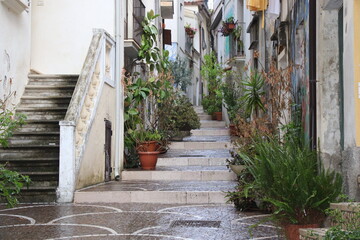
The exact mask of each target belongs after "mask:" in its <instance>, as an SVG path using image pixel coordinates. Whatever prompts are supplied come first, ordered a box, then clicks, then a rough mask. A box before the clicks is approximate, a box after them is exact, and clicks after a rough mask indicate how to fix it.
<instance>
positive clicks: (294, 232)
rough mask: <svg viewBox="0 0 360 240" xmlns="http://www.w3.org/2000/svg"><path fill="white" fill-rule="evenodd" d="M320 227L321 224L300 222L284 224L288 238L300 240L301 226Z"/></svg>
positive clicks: (289, 239)
mask: <svg viewBox="0 0 360 240" xmlns="http://www.w3.org/2000/svg"><path fill="white" fill-rule="evenodd" d="M318 227H320V225H319V224H305V225H298V224H288V225H285V226H284V229H285V235H286V237H287V239H288V240H300V234H299V229H300V228H318Z"/></svg>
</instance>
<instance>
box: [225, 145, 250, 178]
mask: <svg viewBox="0 0 360 240" xmlns="http://www.w3.org/2000/svg"><path fill="white" fill-rule="evenodd" d="M230 155H231V159H226V163H227V164H226V167H227V168H228V169H231V170H232V171H233V172H234V173H236V175H240V173H241V172H242V171H243V170H244V169H245V162H244V160H243V159H242V158H241V156H240V155H239V154H238V153H237V152H236V151H233V150H231V151H230Z"/></svg>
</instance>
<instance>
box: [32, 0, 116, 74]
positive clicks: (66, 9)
mask: <svg viewBox="0 0 360 240" xmlns="http://www.w3.org/2000/svg"><path fill="white" fill-rule="evenodd" d="M94 28H102V29H105V30H106V31H107V32H109V33H110V34H111V35H112V36H114V31H115V30H114V29H115V1H113V0H77V1H73V0H62V1H57V0H42V1H34V3H33V6H32V39H31V40H32V44H31V47H32V52H31V68H32V69H34V70H35V71H38V72H40V73H45V74H56V73H59V74H78V73H79V72H80V70H81V68H82V64H83V62H84V59H85V56H86V53H87V50H88V47H89V44H90V41H91V37H92V29H94Z"/></svg>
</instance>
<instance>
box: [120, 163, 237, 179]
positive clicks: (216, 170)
mask: <svg viewBox="0 0 360 240" xmlns="http://www.w3.org/2000/svg"><path fill="white" fill-rule="evenodd" d="M236 177H237V176H236V174H234V173H233V172H229V170H227V169H226V167H225V166H209V167H205V166H200V167H197V166H186V167H184V166H181V167H180V166H178V167H175V166H169V167H161V166H158V167H157V168H156V170H147V171H144V170H141V169H136V170H125V171H123V172H122V180H146V181H175V180H179V181H180V180H182V181H232V180H236Z"/></svg>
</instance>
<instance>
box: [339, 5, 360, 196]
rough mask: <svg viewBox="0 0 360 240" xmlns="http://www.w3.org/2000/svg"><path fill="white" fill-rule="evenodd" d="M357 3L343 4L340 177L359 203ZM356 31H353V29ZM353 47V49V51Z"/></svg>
mask: <svg viewBox="0 0 360 240" xmlns="http://www.w3.org/2000/svg"><path fill="white" fill-rule="evenodd" d="M359 14H360V3H359V1H357V0H354V1H353V0H349V1H344V64H343V65H344V108H345V109H344V112H345V114H344V148H345V151H344V153H343V166H342V167H343V176H344V178H345V179H344V180H345V191H346V193H347V194H349V195H350V197H352V198H356V200H358V201H359V200H360V190H359V187H358V184H357V176H358V175H360V161H359V159H360V148H359V147H357V145H356V129H359V124H360V122H359V121H358V120H359V119H357V118H356V114H355V113H356V111H355V109H356V105H355V101H356V98H357V97H358V96H357V95H358V88H357V86H356V84H357V82H358V81H360V79H356V75H355V74H356V70H357V68H359V67H358V66H359V65H360V62H359V63H357V64H359V65H357V66H356V65H355V60H356V59H357V58H356V56H359V55H360V53H359V52H356V51H357V50H358V51H359V50H360V46H359V38H357V39H356V41H355V31H357V33H358V34H359V33H360V24H359V22H358V21H359V19H356V18H358V15H359ZM356 27H357V28H356ZM356 47H357V49H356Z"/></svg>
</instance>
